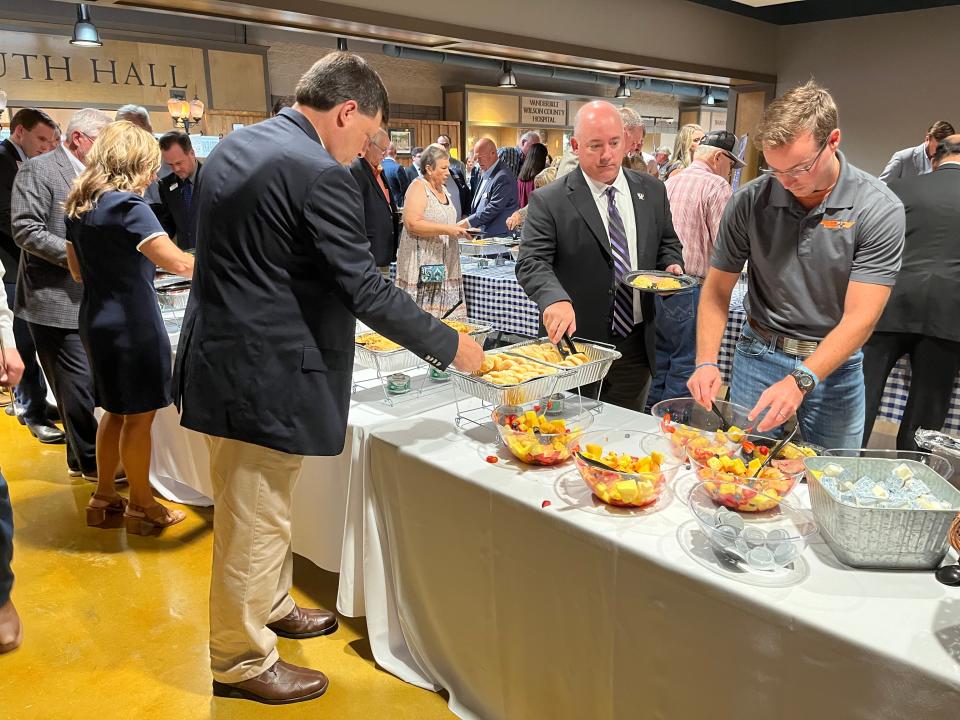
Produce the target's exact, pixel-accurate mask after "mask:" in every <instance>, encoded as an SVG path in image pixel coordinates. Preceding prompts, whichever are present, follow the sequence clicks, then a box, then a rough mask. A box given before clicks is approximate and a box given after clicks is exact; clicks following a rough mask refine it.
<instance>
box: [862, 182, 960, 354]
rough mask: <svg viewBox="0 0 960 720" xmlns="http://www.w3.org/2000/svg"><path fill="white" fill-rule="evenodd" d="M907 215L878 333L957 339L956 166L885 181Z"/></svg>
mask: <svg viewBox="0 0 960 720" xmlns="http://www.w3.org/2000/svg"><path fill="white" fill-rule="evenodd" d="M890 189H891V190H893V192H895V193H896V194H897V197H899V198H900V200H901V201H902V202H903V207H904V209H905V210H906V214H907V227H906V242H905V243H904V248H903V264H902V266H901V267H900V274H899V275H897V284H896V285H895V286H894V288H893V293H892V294H891V296H890V301H889V302H888V303H887V307H886V308H885V309H884V311H883V315H882V316H881V317H880V321H879V322H878V323H877V326H876V328H875V329H876V330H879V331H881V332H899V333H917V334H919V335H927V336H929V337H935V338H941V339H943V340H953V341H955V342H956V341H960V323H958V322H957V309H958V307H960V165H942V166H941V167H940V168H939V169H937V170H934V171H933V172H932V173H927V174H926V175H915V176H912V177H904V178H902V179H899V180H894V181H891V182H890Z"/></svg>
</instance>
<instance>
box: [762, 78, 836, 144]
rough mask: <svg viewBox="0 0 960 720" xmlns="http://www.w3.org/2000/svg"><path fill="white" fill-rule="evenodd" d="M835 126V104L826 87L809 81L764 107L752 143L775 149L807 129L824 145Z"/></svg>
mask: <svg viewBox="0 0 960 720" xmlns="http://www.w3.org/2000/svg"><path fill="white" fill-rule="evenodd" d="M837 126H838V121H837V104H836V103H835V102H834V101H833V97H832V96H831V95H830V93H829V92H828V91H827V90H826V88H823V87H820V86H819V85H817V83H816V82H814V81H813V80H808V81H807V82H805V83H804V84H803V85H800V86H798V87H795V88H793V89H792V90H788V91H787V92H785V93H784V94H783V95H781V96H780V97H778V98H777V99H776V100H774V101H773V102H772V103H770V104H769V105H768V106H767V109H766V110H764V111H763V118H761V120H760V125H759V126H757V137H756V139H755V142H756V144H757V147H758V148H760V149H761V150H763V149H764V148H777V147H782V146H784V145H789V144H790V143H792V142H793V141H794V140H796V139H797V137H798V136H800V135H802V134H803V133H805V132H810V133H813V139H814V140H815V141H816V143H817V145H823V144H824V143H825V142H826V141H827V138H828V137H830V133H832V132H833V131H834V130H836V129H837Z"/></svg>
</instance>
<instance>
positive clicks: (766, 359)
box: [730, 325, 866, 448]
mask: <svg viewBox="0 0 960 720" xmlns="http://www.w3.org/2000/svg"><path fill="white" fill-rule="evenodd" d="M772 345H773V343H771V342H768V341H766V340H763V339H762V338H760V337H759V336H758V335H757V334H756V333H755V332H754V331H753V329H752V328H751V327H750V326H749V325H744V326H743V332H742V333H741V335H740V339H739V340H737V350H736V352H735V353H734V355H733V381H732V382H731V384H730V399H731V400H732V401H733V402H735V403H737V404H738V405H743V406H745V407H748V408H752V407H753V406H754V405H756V404H757V400H759V399H760V395H761V394H762V393H763V391H764V390H766V389H767V388H768V387H770V386H771V385H773V384H774V383H775V382H777V381H779V380H782V379H783V378H784V377H786V376H787V375H789V374H790V373H791V372H793V371H794V370H795V369H796V368H798V367H799V366H800V365H801V364H802V363H803V359H802V358H798V357H793V356H792V355H787V354H786V353H783V352H781V351H780V350H777V349H776V347H771V346H772ZM865 412H866V397H865V393H864V389H863V353H862V352H861V351H860V350H858V351H857V352H855V353H854V354H853V355H851V356H850V358H849V359H848V360H847V361H846V362H845V363H843V365H841V366H840V367H838V368H837V369H836V370H834V371H833V373H831V374H830V376H829V377H827V378H826V379H824V380H823V381H822V382H821V383H820V384H819V385H817V387H816V389H814V391H813V392H811V393H810V394H809V395H807V396H806V397H805V398H804V399H803V403H801V405H800V409H799V410H797V419H798V420H799V423H800V432H801V433H802V434H803V438H804V440H806V441H808V442H812V443H816V444H817V445H822V446H823V447H825V448H858V447H860V442H861V439H862V438H863V422H864V415H865Z"/></svg>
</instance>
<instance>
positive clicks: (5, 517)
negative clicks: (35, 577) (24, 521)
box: [0, 472, 13, 607]
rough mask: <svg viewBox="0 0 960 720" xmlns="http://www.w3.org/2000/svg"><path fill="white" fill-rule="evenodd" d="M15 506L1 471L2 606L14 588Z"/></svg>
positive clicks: (0, 601)
mask: <svg viewBox="0 0 960 720" xmlns="http://www.w3.org/2000/svg"><path fill="white" fill-rule="evenodd" d="M11 560H13V508H12V507H10V490H9V489H8V488H7V481H6V480H4V478H3V473H2V472H0V607H2V606H4V605H6V604H7V600H9V599H10V590H11V588H13V570H12V569H11V567H10V561H11Z"/></svg>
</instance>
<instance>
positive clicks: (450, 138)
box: [437, 133, 453, 145]
mask: <svg viewBox="0 0 960 720" xmlns="http://www.w3.org/2000/svg"><path fill="white" fill-rule="evenodd" d="M442 137H444V138H446V139H447V140H449V141H450V144H451V145H452V144H453V138H452V137H450V136H449V135H447V134H446V133H440V134H439V135H437V140H439V139H440V138H442Z"/></svg>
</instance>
